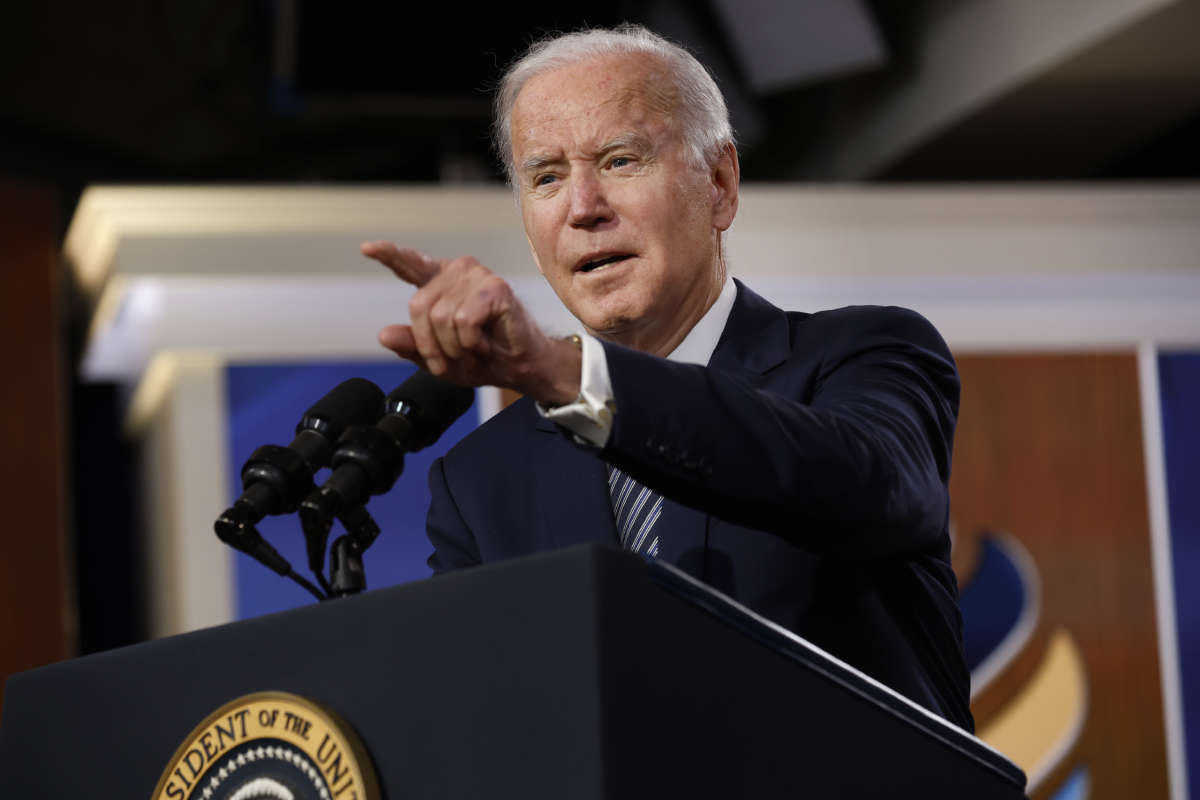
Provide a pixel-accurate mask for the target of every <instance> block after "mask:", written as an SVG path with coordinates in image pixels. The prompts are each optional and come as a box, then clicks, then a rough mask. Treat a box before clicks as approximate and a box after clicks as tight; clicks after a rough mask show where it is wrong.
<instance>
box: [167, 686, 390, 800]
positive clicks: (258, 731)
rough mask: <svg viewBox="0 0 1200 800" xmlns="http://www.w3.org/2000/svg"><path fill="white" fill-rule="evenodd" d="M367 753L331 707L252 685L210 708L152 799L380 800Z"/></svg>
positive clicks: (189, 736) (182, 745) (181, 748)
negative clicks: (250, 690)
mask: <svg viewBox="0 0 1200 800" xmlns="http://www.w3.org/2000/svg"><path fill="white" fill-rule="evenodd" d="M379 797H380V794H379V781H378V780H377V779H376V777H375V771H374V769H373V767H372V764H371V759H370V756H368V755H367V751H366V749H365V748H364V747H363V745H362V742H361V741H359V739H358V737H357V736H356V735H355V733H354V731H353V730H352V729H351V728H350V726H349V725H347V724H346V723H345V722H344V721H343V720H342V719H340V718H339V717H338V716H337V715H336V714H334V713H333V712H332V711H329V710H326V709H324V708H321V707H320V706H319V705H317V704H316V703H314V702H312V701H311V700H306V699H305V698H303V697H300V696H298V695H294V694H288V693H286V692H256V693H255V694H248V695H246V696H244V697H239V698H238V699H236V700H233V701H232V702H229V703H226V704H225V705H223V706H221V707H220V708H218V709H217V710H216V711H214V712H213V713H211V714H209V715H208V716H207V717H206V718H205V719H204V721H203V722H201V723H200V724H199V725H197V726H196V727H195V729H193V730H192V732H191V733H190V734H188V736H187V738H186V739H185V740H184V742H183V744H181V745H180V746H179V749H178V750H176V751H175V755H174V756H172V757H171V760H170V762H169V763H168V764H167V766H166V769H164V770H163V774H162V777H161V778H159V779H158V786H156V787H155V789H154V797H153V800H255V799H256V798H290V799H291V800H309V798H311V800H379Z"/></svg>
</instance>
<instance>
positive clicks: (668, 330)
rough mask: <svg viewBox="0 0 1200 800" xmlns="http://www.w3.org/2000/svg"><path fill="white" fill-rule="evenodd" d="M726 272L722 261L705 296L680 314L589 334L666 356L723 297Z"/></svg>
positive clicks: (660, 356) (699, 296) (701, 296)
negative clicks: (618, 329) (718, 299)
mask: <svg viewBox="0 0 1200 800" xmlns="http://www.w3.org/2000/svg"><path fill="white" fill-rule="evenodd" d="M725 275H726V272H725V265H724V264H723V263H722V264H721V266H720V271H719V272H718V273H717V274H716V275H715V276H714V279H713V280H711V281H710V282H709V285H708V287H707V291H706V292H705V293H704V294H703V295H697V297H698V301H697V302H695V303H692V304H690V305H685V306H683V307H681V308H680V309H679V311H678V313H676V314H674V315H672V317H671V318H670V319H668V320H662V321H655V322H653V323H651V324H647V325H639V326H634V327H630V328H627V329H625V330H621V331H613V332H597V331H589V333H592V335H594V336H595V337H596V338H597V339H603V340H604V341H607V342H613V343H614V344H619V345H621V346H622V347H628V348H630V349H631V350H640V351H641V352H643V353H649V354H650V355H652V356H658V357H659V358H666V357H667V356H669V355H670V354H671V353H673V352H674V351H675V348H677V347H679V345H680V343H681V342H683V340H684V339H686V338H687V336H688V334H689V333H691V332H692V329H693V328H694V327H696V323H698V322H699V321H700V320H701V319H703V318H704V315H705V314H707V313H708V310H709V309H710V308H712V306H713V303H715V302H716V301H717V298H718V297H720V296H721V289H722V288H723V287H724V286H725Z"/></svg>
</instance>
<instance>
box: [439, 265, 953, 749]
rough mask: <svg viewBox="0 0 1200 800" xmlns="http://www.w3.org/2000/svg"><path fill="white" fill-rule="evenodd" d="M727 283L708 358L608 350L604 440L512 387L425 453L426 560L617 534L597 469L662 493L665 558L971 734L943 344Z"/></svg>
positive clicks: (868, 315) (466, 560)
mask: <svg viewBox="0 0 1200 800" xmlns="http://www.w3.org/2000/svg"><path fill="white" fill-rule="evenodd" d="M737 288H738V295H737V300H736V302H735V304H734V307H733V311H732V312H731V314H730V317H729V321H728V323H727V324H726V327H725V331H724V332H723V334H722V336H721V339H720V341H719V343H718V344H717V348H716V351H715V352H714V353H713V356H712V359H711V360H710V362H709V365H708V366H707V367H702V366H698V365H690V364H676V363H673V362H669V361H666V360H664V359H660V358H655V357H653V356H649V355H646V354H644V353H639V352H636V351H633V350H629V349H626V348H623V347H620V346H617V345H613V344H608V343H606V344H605V345H604V347H605V355H606V357H607V359H608V369H609V375H610V378H611V380H612V386H613V397H614V400H615V403H616V414H615V418H614V419H615V421H614V424H613V428H612V433H611V434H610V436H609V440H608V443H607V444H606V446H605V447H604V449H603V451H597V450H596V449H594V448H589V447H585V446H581V445H578V444H575V443H574V442H573V441H572V440H571V439H570V437H569V436H567V435H566V434H564V432H563V431H562V430H561V429H559V428H558V427H557V426H556V425H554V424H553V423H551V422H549V421H548V420H546V419H544V418H542V417H541V416H540V415H539V414H538V413H537V411H536V409H535V408H534V405H533V403H532V401H530V400H529V399H528V398H526V399H523V400H520V401H518V402H516V403H514V404H513V405H511V406H510V407H509V408H507V409H505V410H504V411H502V412H501V413H500V414H498V415H497V416H496V417H495V418H493V419H492V420H490V421H488V422H487V423H486V424H484V425H483V426H481V427H480V428H479V429H478V430H477V431H475V432H474V433H472V434H471V435H470V436H468V437H467V438H466V439H464V440H463V441H462V442H460V443H459V444H458V445H457V446H455V447H454V448H453V449H452V450H451V451H450V452H449V453H448V454H447V455H446V456H445V457H444V458H442V459H439V460H438V461H437V462H435V464H434V465H433V467H432V469H431V470H430V478H429V482H430V487H431V489H432V492H433V499H432V503H431V505H430V509H429V517H428V534H429V538H430V540H431V541H432V543H433V545H434V553H433V555H432V556H431V557H430V559H429V563H430V566H431V567H432V568H433V569H434V571H435V572H443V571H446V570H451V569H458V568H462V567H469V566H472V565H476V564H480V563H484V562H492V561H498V560H501V559H505V558H512V557H515V556H521V555H525V554H528V553H533V552H537V551H541V550H548V549H551V548H557V547H565V546H568V545H573V544H579V543H582V542H610V543H616V541H617V534H616V528H615V525H614V523H613V514H612V510H611V506H610V504H609V497H608V488H607V481H606V473H605V468H604V463H603V462H604V461H609V462H611V463H613V464H615V465H617V466H619V467H620V468H621V469H623V470H625V471H626V472H628V473H629V474H631V475H633V476H634V477H636V478H637V479H639V480H640V481H642V482H643V483H644V484H646V485H648V486H650V487H651V488H653V489H655V490H657V491H659V492H661V493H662V494H663V495H664V496H665V498H666V501H665V502H664V505H663V512H662V516H661V518H660V519H659V521H658V523H657V525H656V527H655V533H656V534H657V535H658V536H659V538H660V551H659V555H658V558H659V559H665V560H666V561H668V562H670V563H672V564H675V565H676V566H678V567H680V568H681V569H683V570H685V571H687V572H689V573H690V574H692V575H694V576H696V577H698V578H700V579H701V580H703V581H705V582H707V583H709V584H710V585H712V586H714V587H716V588H717V589H719V590H721V591H723V592H725V593H726V594H729V595H731V596H732V597H734V598H735V599H737V600H738V601H740V602H741V603H743V604H744V605H746V606H748V607H750V608H751V609H753V610H754V611H756V612H758V613H760V614H762V615H764V616H766V617H768V618H770V619H772V620H774V621H775V622H778V623H779V624H781V625H783V626H784V627H787V628H789V629H791V630H793V631H795V632H796V633H798V634H799V635H801V636H803V637H805V638H806V639H808V640H809V641H811V642H813V643H814V644H816V645H818V646H819V647H822V648H824V649H825V650H827V651H829V652H830V653H832V654H833V655H835V656H837V657H839V658H841V659H843V660H844V661H847V662H849V663H850V664H852V665H854V666H855V667H857V668H859V669H860V670H862V671H863V672H866V673H867V674H868V675H871V676H872V677H874V678H876V679H877V680H880V681H882V682H883V683H885V684H887V685H889V686H891V687H892V688H894V689H896V690H897V691H899V692H901V693H902V694H904V695H906V696H908V697H910V698H911V699H913V700H915V701H916V702H918V703H920V704H922V705H924V706H925V707H927V708H929V709H930V710H932V711H934V712H935V713H938V714H940V715H942V716H943V717H945V718H947V719H949V720H950V721H951V722H954V723H956V724H958V725H960V726H962V727H964V728H966V729H967V730H972V729H973V723H972V719H971V714H970V711H969V706H968V701H969V683H968V682H969V676H968V672H967V669H966V666H965V662H964V659H963V655H962V645H961V618H960V615H959V610H958V594H957V586H956V582H955V578H954V573H953V572H952V571H951V569H950V538H949V534H948V530H947V522H948V507H949V503H948V497H947V481H948V480H949V475H950V451H951V444H952V438H953V432H954V423H955V419H956V416H957V413H958V376H957V372H956V370H955V367H954V362H953V359H952V358H951V356H950V353H949V351H948V350H947V348H946V345H945V343H944V342H943V341H942V338H941V337H940V336H939V335H938V333H937V331H936V330H934V328H933V327H932V326H931V325H930V324H929V323H928V322H926V321H925V319H924V318H922V317H921V316H919V315H918V314H916V313H914V312H911V311H907V310H904V309H899V308H880V307H851V308H843V309H838V310H835V311H822V312H819V313H815V314H804V313H795V312H783V311H781V310H780V309H778V308H776V307H775V306H773V305H771V304H770V303H768V302H767V301H766V300H764V299H762V298H761V297H759V296H758V295H756V294H754V293H753V292H751V291H750V290H748V289H747V288H746V287H745V286H744V285H742V284H741V283H738V287H737Z"/></svg>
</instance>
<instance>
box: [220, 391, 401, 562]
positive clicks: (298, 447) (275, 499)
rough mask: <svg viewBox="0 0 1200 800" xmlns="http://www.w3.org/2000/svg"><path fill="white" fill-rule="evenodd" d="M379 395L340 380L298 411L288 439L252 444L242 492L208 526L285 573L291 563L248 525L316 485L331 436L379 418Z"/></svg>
mask: <svg viewBox="0 0 1200 800" xmlns="http://www.w3.org/2000/svg"><path fill="white" fill-rule="evenodd" d="M383 399H384V398H383V391H382V390H381V389H380V388H379V387H378V386H376V385H375V384H373V383H371V382H370V381H368V380H365V379H363V378H351V379H350V380H348V381H343V382H342V383H339V384H338V385H337V386H335V387H334V388H333V389H332V390H331V391H330V392H329V393H328V394H326V395H325V396H324V397H322V398H321V399H320V400H318V401H317V402H316V403H315V404H314V405H313V406H312V408H310V409H308V411H306V412H304V416H303V417H301V418H300V422H298V423H297V424H296V437H295V438H294V439H293V440H292V443H291V444H289V445H288V446H287V447H280V446H278V445H273V444H268V445H263V446H262V447H260V448H258V449H257V450H255V451H254V452H253V453H252V454H251V455H250V458H249V459H247V461H246V463H245V464H244V465H243V466H242V489H243V491H242V496H241V497H239V498H238V500H237V502H236V503H234V504H233V505H232V506H231V507H230V508H228V509H226V510H225V511H224V513H222V514H221V516H220V517H218V518H217V521H216V523H215V524H214V526H213V527H214V528H215V530H216V533H217V536H218V537H219V538H220V539H221V541H223V542H225V543H226V544H228V545H230V546H232V547H235V548H237V549H238V550H241V551H243V552H245V553H248V554H249V555H251V556H254V557H255V558H257V559H258V560H259V561H261V562H263V563H264V564H266V565H267V566H268V567H270V568H271V569H273V570H275V571H276V572H279V573H280V574H281V575H286V574H287V573H288V572H289V571H290V569H291V567H290V566H287V562H286V561H285V560H283V557H282V556H280V555H279V553H277V552H276V551H275V549H274V548H273V547H271V545H269V544H268V543H267V542H265V541H263V539H262V537H261V536H259V534H258V532H257V531H256V530H254V526H255V525H256V524H257V523H258V521H259V520H261V519H262V518H263V517H264V516H266V515H267V514H288V513H291V512H293V511H295V510H296V509H297V508H298V507H299V505H300V501H301V500H303V499H304V497H305V496H307V495H308V494H310V493H311V492H313V491H314V490H315V489H316V485H315V484H314V483H313V475H314V474H315V473H316V472H317V470H319V469H321V468H323V467H327V466H329V462H330V458H331V456H332V454H333V449H334V442H335V441H336V440H337V438H338V437H339V436H341V435H342V432H343V431H345V430H346V429H347V428H348V427H351V426H354V425H369V424H371V423H373V422H375V421H376V420H377V419H379V417H380V416H381V414H382V413H383V410H384V405H383Z"/></svg>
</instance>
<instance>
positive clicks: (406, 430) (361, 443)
mask: <svg viewBox="0 0 1200 800" xmlns="http://www.w3.org/2000/svg"><path fill="white" fill-rule="evenodd" d="M474 400H475V390H474V389H471V388H470V387H466V386H457V385H455V384H453V383H448V382H447V381H444V380H441V379H440V378H435V377H434V376H432V375H430V374H429V373H427V372H424V371H420V370H418V371H417V372H416V374H414V375H413V376H412V377H411V378H409V379H408V380H406V381H405V382H404V383H402V384H400V385H399V386H397V387H396V388H395V389H393V390H392V393H391V394H389V395H388V396H387V400H386V401H385V403H384V408H385V412H384V415H383V417H382V418H381V419H380V420H379V422H378V423H376V424H375V425H374V426H373V427H368V426H366V425H355V426H351V427H349V428H347V429H346V432H345V433H344V434H342V437H341V439H339V440H338V442H337V447H336V448H335V449H334V451H333V459H332V466H333V474H332V475H331V476H330V477H329V479H328V480H327V481H325V485H324V486H322V487H321V488H320V489H319V490H316V491H313V492H311V493H310V494H309V495H308V497H307V498H305V500H304V502H303V503H301V504H300V521H301V523H302V525H303V527H304V535H305V537H306V539H307V541H308V557H309V566H310V567H312V569H313V570H314V571H316V572H320V571H321V568H322V565H323V564H324V561H325V541H326V538H327V537H328V535H329V528H330V526H331V525H332V524H333V519H334V517H336V516H338V515H339V514H343V513H345V512H347V511H348V510H350V509H354V508H357V507H359V506H361V505H363V504H364V503H366V502H367V500H368V499H369V498H370V497H371V496H372V495H377V494H383V493H384V492H386V491H388V490H389V489H391V488H392V486H393V485H394V484H395V483H396V479H397V478H399V477H400V473H401V472H403V471H404V454H405V452H415V451H417V450H420V449H422V448H424V447H428V446H429V445H431V444H433V443H434V442H436V441H437V440H438V437H440V436H441V435H442V434H443V433H445V432H446V429H447V428H449V427H450V425H451V424H452V423H453V422H454V420H456V419H458V418H459V417H461V416H462V415H463V414H464V413H466V411H467V409H468V408H470V407H471V403H472V402H474ZM372 538H373V537H372Z"/></svg>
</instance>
